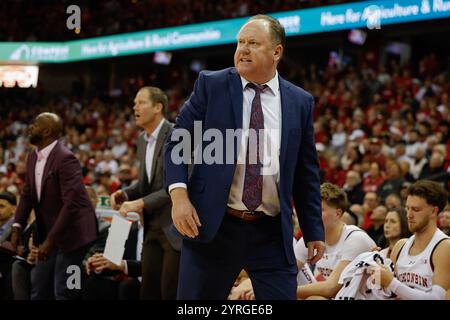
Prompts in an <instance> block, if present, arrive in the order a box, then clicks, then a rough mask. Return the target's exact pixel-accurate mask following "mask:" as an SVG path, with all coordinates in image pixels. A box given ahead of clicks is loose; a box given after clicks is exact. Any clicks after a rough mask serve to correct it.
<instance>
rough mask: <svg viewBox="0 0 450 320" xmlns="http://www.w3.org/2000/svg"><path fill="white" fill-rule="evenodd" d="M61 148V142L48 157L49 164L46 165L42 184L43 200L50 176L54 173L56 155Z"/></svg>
mask: <svg viewBox="0 0 450 320" xmlns="http://www.w3.org/2000/svg"><path fill="white" fill-rule="evenodd" d="M59 148H60V145H59V142H57V143H56V145H55V147H54V148H53V150H52V151H51V152H50V154H49V155H48V159H47V162H46V163H45V167H44V174H43V175H42V183H41V199H42V196H43V195H44V192H45V184H46V183H47V178H48V175H49V174H50V173H51V172H52V170H51V168H53V162H54V161H55V158H56V153H57V152H58V149H59Z"/></svg>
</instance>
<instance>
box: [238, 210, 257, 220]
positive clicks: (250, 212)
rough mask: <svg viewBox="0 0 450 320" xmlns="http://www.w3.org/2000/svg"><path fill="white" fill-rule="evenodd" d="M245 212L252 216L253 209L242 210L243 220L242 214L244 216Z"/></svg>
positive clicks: (253, 213)
mask: <svg viewBox="0 0 450 320" xmlns="http://www.w3.org/2000/svg"><path fill="white" fill-rule="evenodd" d="M246 214H249V215H251V216H253V215H255V211H250V210H244V211H242V217H241V219H242V220H244V216H245V215H246Z"/></svg>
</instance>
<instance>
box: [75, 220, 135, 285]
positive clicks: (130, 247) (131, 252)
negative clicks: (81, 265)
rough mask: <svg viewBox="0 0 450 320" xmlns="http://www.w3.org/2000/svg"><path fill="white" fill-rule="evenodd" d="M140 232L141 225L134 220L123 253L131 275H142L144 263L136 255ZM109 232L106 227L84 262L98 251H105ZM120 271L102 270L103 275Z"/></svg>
mask: <svg viewBox="0 0 450 320" xmlns="http://www.w3.org/2000/svg"><path fill="white" fill-rule="evenodd" d="M138 232H139V226H138V224H137V222H134V223H133V224H132V225H131V229H130V234H129V235H128V239H127V241H126V243H125V251H124V253H123V259H124V260H126V262H127V268H128V275H129V276H130V277H140V276H141V275H142V263H141V259H140V257H139V259H138V257H137V256H136V250H137V245H138ZM108 233H109V227H107V228H104V229H103V230H102V231H101V232H100V234H99V236H98V237H97V240H96V241H95V243H94V245H93V246H92V247H91V248H90V249H89V251H88V253H87V254H86V256H85V258H84V262H85V263H86V261H87V260H88V259H89V258H90V257H91V256H93V255H94V254H95V253H97V252H104V251H105V246H106V240H107V239H108ZM118 273H119V272H117V271H104V272H102V275H104V276H111V275H116V274H118Z"/></svg>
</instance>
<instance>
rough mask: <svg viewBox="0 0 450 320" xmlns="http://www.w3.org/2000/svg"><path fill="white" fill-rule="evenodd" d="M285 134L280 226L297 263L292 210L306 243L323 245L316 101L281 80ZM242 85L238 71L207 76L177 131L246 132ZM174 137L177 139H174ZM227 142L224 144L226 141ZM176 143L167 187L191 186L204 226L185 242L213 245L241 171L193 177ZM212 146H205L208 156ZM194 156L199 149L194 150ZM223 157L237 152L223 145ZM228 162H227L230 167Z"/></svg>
mask: <svg viewBox="0 0 450 320" xmlns="http://www.w3.org/2000/svg"><path fill="white" fill-rule="evenodd" d="M279 84H280V95H281V117H282V132H281V146H280V159H279V161H280V181H279V198H280V206H281V213H280V214H281V225H282V234H283V241H284V247H285V251H286V256H287V258H288V261H289V262H290V263H293V262H295V256H294V253H293V250H292V239H293V228H292V204H293V202H294V204H295V207H296V211H297V215H298V219H299V223H300V227H301V229H302V232H303V236H304V238H305V242H308V241H316V240H324V231H323V224H322V213H321V198H320V180H319V163H318V158H317V152H316V148H315V143H314V129H313V118H312V115H313V106H314V99H313V97H312V96H311V95H310V94H309V93H307V92H306V91H304V90H303V89H301V88H299V87H297V86H295V85H293V84H292V83H290V82H288V81H286V80H284V79H283V78H281V77H279ZM242 108H243V92H242V82H241V78H240V76H239V74H238V73H237V71H236V69H235V68H228V69H224V70H220V71H202V72H200V74H199V77H198V79H197V81H196V83H195V85H194V90H193V93H192V95H191V96H190V98H189V99H188V100H187V101H186V103H185V104H184V106H183V108H182V109H181V111H180V114H179V116H178V118H177V121H176V125H175V127H174V130H175V129H178V128H183V129H186V130H188V131H189V133H190V134H191V135H192V136H193V133H194V121H201V122H202V130H203V131H205V130H207V129H210V128H215V129H218V130H220V131H221V132H222V134H223V137H225V130H226V129H239V128H242V112H243V110H242ZM172 135H173V133H172ZM223 140H224V141H225V138H224V139H223ZM177 143H178V142H177V141H172V139H171V138H169V139H168V141H167V143H166V151H165V152H166V154H165V171H164V173H165V181H164V182H165V186H166V187H168V186H169V185H171V184H173V183H177V182H184V183H186V184H187V188H188V193H189V197H190V200H191V202H192V204H193V206H194V207H195V209H196V210H197V213H198V215H199V218H200V222H201V223H202V226H201V227H200V230H199V233H200V234H199V236H198V237H197V238H195V239H193V240H192V239H190V238H187V237H186V238H185V239H186V240H192V241H201V242H209V241H211V240H212V239H213V238H214V236H215V234H216V233H217V230H218V229H219V226H220V225H221V222H222V219H223V216H224V214H225V210H226V207H227V202H228V197H229V193H230V188H231V184H232V181H233V176H234V172H235V168H236V161H237V146H238V145H239V143H235V146H234V163H231V164H226V163H225V162H224V163H222V164H220V163H219V164H206V163H204V161H203V162H202V163H201V164H194V165H193V168H192V174H191V175H190V176H189V177H188V166H187V165H185V164H176V163H175V162H174V161H173V159H172V157H171V152H172V149H173V148H174V146H176V145H177ZM209 143H211V142H202V147H203V150H204V148H205V146H207V145H208V144H209ZM192 150H194V149H192ZM222 151H223V157H224V158H226V156H227V155H229V154H230V152H233V151H232V148H228V149H227V147H226V144H225V143H224V149H223V150H222ZM225 160H226V159H224V161H225Z"/></svg>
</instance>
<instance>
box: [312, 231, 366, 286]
mask: <svg viewBox="0 0 450 320" xmlns="http://www.w3.org/2000/svg"><path fill="white" fill-rule="evenodd" d="M353 232H364V231H362V230H361V229H360V228H358V227H357V226H353V225H344V227H343V228H342V233H341V236H340V238H339V240H338V242H336V243H335V244H334V245H332V246H329V245H326V248H325V252H324V254H323V256H322V259H320V260H319V261H318V262H317V263H316V268H315V270H314V276H315V277H316V279H318V280H324V279H325V280H326V279H328V277H329V276H330V274H331V273H332V272H333V270H334V268H336V266H337V265H338V264H339V262H340V261H341V260H342V250H343V249H344V245H345V240H347V238H348V237H349V236H350V234H351V233H353ZM322 277H323V278H324V279H322Z"/></svg>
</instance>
